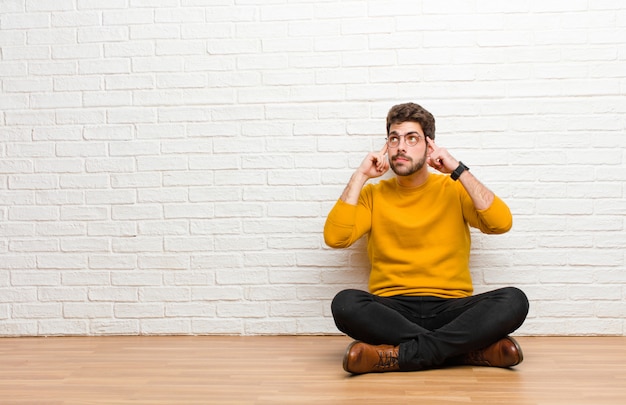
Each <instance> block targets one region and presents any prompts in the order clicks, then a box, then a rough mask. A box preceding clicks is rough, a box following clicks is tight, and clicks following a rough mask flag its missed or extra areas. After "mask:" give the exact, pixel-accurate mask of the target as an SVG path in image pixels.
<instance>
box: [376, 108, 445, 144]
mask: <svg viewBox="0 0 626 405" xmlns="http://www.w3.org/2000/svg"><path fill="white" fill-rule="evenodd" d="M407 121H411V122H417V123H418V124H420V125H421V126H422V130H423V131H424V135H426V136H427V137H429V138H430V139H433V140H434V139H435V117H433V115H432V114H431V113H429V112H428V111H426V110H425V109H424V108H423V107H422V106H420V105H418V104H415V103H405V104H398V105H394V106H393V107H391V109H390V110H389V113H388V114H387V135H389V128H390V127H391V125H393V124H400V123H402V122H407Z"/></svg>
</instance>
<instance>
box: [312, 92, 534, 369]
mask: <svg viewBox="0 0 626 405" xmlns="http://www.w3.org/2000/svg"><path fill="white" fill-rule="evenodd" d="M385 154H387V155H388V158H385ZM429 166H430V167H432V168H433V169H434V170H436V171H438V172H440V173H442V174H438V173H432V172H431V171H430V170H429V168H428V167H429ZM390 167H391V170H393V172H394V173H395V176H394V177H393V178H390V179H387V180H381V181H379V182H378V183H377V184H367V185H366V182H367V181H368V180H370V179H373V178H377V177H379V176H382V175H383V174H384V173H386V172H387V170H388V169H389V168H390ZM511 225H512V217H511V212H510V210H509V208H508V207H507V206H506V204H505V203H504V202H503V201H502V200H501V199H500V198H498V197H497V196H496V195H494V193H493V192H491V191H490V190H489V189H488V188H486V187H485V186H484V185H483V184H482V183H481V182H479V181H478V180H477V179H476V177H474V175H473V174H472V173H471V172H470V171H469V168H468V167H467V166H465V165H464V164H463V163H461V162H460V161H458V160H456V159H455V158H454V157H453V156H452V155H451V154H450V153H449V152H448V151H447V150H446V149H445V148H442V147H439V146H437V145H436V144H435V119H434V117H433V116H432V114H430V113H429V112H428V111H426V110H425V109H423V108H422V107H421V106H419V105H417V104H414V103H407V104H400V105H396V106H394V107H392V108H391V110H390V111H389V114H388V115H387V142H386V144H385V146H384V147H383V148H382V150H381V151H380V152H378V153H373V152H372V153H369V154H368V155H367V157H366V158H365V159H364V160H363V162H362V163H361V165H360V166H359V168H358V169H357V170H356V172H355V173H354V174H353V175H352V177H351V178H350V181H349V182H348V185H347V186H346V188H345V190H344V191H343V193H342V194H341V197H340V199H339V200H338V201H337V203H336V204H335V206H334V207H333V209H332V210H331V212H330V213H329V215H328V218H327V220H326V224H325V226H324V239H325V242H326V244H327V245H328V246H330V247H333V248H345V247H348V246H350V245H352V244H353V243H354V242H356V241H357V240H358V239H359V238H361V237H362V236H363V235H367V237H368V244H367V250H368V256H369V259H370V263H371V272H370V278H369V290H370V292H365V291H359V290H354V289H349V290H344V291H341V292H339V293H338V294H337V295H336V296H335V298H334V299H333V302H332V306H331V309H332V313H333V317H334V320H335V324H336V325H337V327H338V328H339V330H341V331H342V332H344V333H346V334H347V335H348V336H350V337H352V338H353V339H355V340H356V341H355V342H353V343H351V344H350V345H349V346H348V349H347V351H346V354H345V356H344V359H343V367H344V369H345V370H346V371H347V372H350V373H353V374H361V373H370V372H385V371H415V370H424V369H429V368H434V367H441V366H445V365H453V364H469V365H481V366H495V367H511V366H515V365H517V364H519V363H520V362H521V361H522V359H523V355H522V350H521V348H520V346H519V344H518V343H517V342H516V341H515V339H513V338H511V337H509V336H508V335H509V334H510V333H512V332H513V331H514V330H516V329H517V328H519V327H520V326H521V324H522V323H523V322H524V320H525V318H526V315H527V313H528V299H527V298H526V295H525V294H524V293H523V292H522V291H520V290H519V289H517V288H514V287H507V288H501V289H497V290H494V291H490V292H486V293H483V294H478V295H472V294H473V287H472V280H471V276H470V271H469V253H470V231H469V226H471V227H474V228H478V229H480V231H482V232H483V233H487V234H499V233H504V232H507V231H508V230H509V229H510V228H511Z"/></svg>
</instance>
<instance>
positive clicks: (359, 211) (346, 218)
mask: <svg viewBox="0 0 626 405" xmlns="http://www.w3.org/2000/svg"><path fill="white" fill-rule="evenodd" d="M370 225H371V213H369V211H368V210H367V209H365V208H364V207H363V205H362V200H361V201H359V205H351V204H348V203H346V202H344V201H342V200H337V202H336V203H335V205H334V207H333V208H332V210H331V211H330V213H329V214H328V217H327V218H326V223H325V224H324V242H325V243H326V244H327V245H328V246H330V247H332V248H346V247H349V246H351V245H352V244H353V243H354V242H356V241H357V240H358V239H359V238H361V236H363V235H364V234H365V233H366V232H367V231H368V230H369V228H370Z"/></svg>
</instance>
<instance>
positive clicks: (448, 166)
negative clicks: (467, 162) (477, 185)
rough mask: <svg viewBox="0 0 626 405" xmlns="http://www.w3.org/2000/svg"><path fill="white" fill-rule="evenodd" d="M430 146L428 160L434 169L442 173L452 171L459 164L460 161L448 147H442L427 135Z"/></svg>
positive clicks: (428, 145) (428, 146)
mask: <svg viewBox="0 0 626 405" xmlns="http://www.w3.org/2000/svg"><path fill="white" fill-rule="evenodd" d="M426 143H427V148H428V158H427V160H426V162H427V163H428V165H429V166H430V167H432V168H433V169H435V170H437V171H440V172H441V173H446V174H449V173H452V172H453V171H454V170H455V169H456V168H457V167H458V166H459V161H458V160H456V159H455V158H454V157H452V155H451V154H450V152H448V150H447V149H446V148H440V147H439V146H437V145H436V144H435V141H433V140H432V139H430V138H428V137H426Z"/></svg>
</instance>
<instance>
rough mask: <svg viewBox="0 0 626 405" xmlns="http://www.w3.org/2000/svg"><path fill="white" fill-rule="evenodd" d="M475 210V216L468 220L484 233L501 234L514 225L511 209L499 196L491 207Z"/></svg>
mask: <svg viewBox="0 0 626 405" xmlns="http://www.w3.org/2000/svg"><path fill="white" fill-rule="evenodd" d="M475 212H476V216H475V218H473V220H470V221H468V222H469V224H470V225H471V226H473V227H475V228H478V229H480V231H481V232H483V233H487V234H501V233H505V232H508V231H509V230H510V229H511V227H512V226H513V216H512V215H511V210H510V209H509V207H508V206H507V205H506V204H505V202H504V201H502V200H501V199H500V197H498V196H495V198H494V200H493V203H492V204H491V206H489V208H486V209H484V210H476V211H475Z"/></svg>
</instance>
